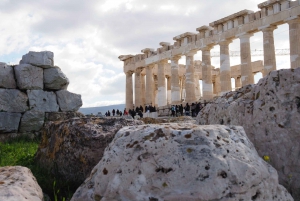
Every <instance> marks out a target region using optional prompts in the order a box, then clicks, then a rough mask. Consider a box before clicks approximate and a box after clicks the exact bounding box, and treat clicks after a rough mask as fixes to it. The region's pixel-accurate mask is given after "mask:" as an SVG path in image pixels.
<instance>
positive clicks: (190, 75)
mask: <svg viewBox="0 0 300 201" xmlns="http://www.w3.org/2000/svg"><path fill="white" fill-rule="evenodd" d="M196 53H197V52H196V51H191V52H189V53H188V54H187V55H186V72H185V78H186V80H185V90H186V99H185V102H187V103H193V102H195V101H196V95H195V68H194V55H195V54H196Z"/></svg>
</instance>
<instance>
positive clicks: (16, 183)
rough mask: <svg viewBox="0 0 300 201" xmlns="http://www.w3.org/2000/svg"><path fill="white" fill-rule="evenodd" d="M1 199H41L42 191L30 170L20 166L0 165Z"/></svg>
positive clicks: (5, 200)
mask: <svg viewBox="0 0 300 201" xmlns="http://www.w3.org/2000/svg"><path fill="white" fill-rule="evenodd" d="M0 200H1V201H43V200H44V198H43V192H42V189H41V187H40V186H39V185H38V183H37V181H36V179H35V177H34V176H33V175H32V173H31V171H30V170H29V169H28V168H26V167H21V166H6V167H0Z"/></svg>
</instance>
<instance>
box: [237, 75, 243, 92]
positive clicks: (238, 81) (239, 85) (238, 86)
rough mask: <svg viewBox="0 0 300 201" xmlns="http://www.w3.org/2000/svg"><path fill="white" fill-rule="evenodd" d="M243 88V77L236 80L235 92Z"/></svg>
mask: <svg viewBox="0 0 300 201" xmlns="http://www.w3.org/2000/svg"><path fill="white" fill-rule="evenodd" d="M241 87H242V83H241V77H236V78H235V90H236V89H239V88H241Z"/></svg>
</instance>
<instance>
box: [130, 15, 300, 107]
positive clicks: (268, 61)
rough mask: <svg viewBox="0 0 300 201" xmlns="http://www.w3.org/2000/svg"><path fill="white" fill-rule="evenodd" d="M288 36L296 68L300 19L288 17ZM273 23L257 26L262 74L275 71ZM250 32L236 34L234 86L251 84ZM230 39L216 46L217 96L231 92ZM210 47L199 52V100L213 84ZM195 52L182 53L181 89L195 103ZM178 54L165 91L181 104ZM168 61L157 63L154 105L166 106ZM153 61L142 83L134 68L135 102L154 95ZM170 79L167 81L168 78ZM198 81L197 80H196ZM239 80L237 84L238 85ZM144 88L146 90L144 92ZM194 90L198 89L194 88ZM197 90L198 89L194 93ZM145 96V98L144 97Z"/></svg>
mask: <svg viewBox="0 0 300 201" xmlns="http://www.w3.org/2000/svg"><path fill="white" fill-rule="evenodd" d="M287 23H288V24H289V38H290V60H291V68H298V67H300V35H299V33H300V19H298V18H295V19H289V20H288V21H287ZM276 28H277V27H276V26H265V27H261V28H260V30H261V31H262V32H263V49H264V69H263V72H262V73H263V76H266V75H267V74H268V73H269V72H271V71H273V70H276V56H275V45H274V34H273V32H274V30H275V29H276ZM251 36H253V34H251V33H243V34H241V35H238V36H237V37H238V38H239V39H240V52H241V77H240V78H239V77H238V78H236V86H235V87H236V88H237V87H240V85H242V86H245V85H248V84H253V83H254V75H253V73H252V68H251V47H250V37H251ZM231 42H232V41H231V40H227V41H221V42H220V43H219V45H220V85H221V95H222V94H224V93H226V92H228V91H231V72H230V55H229V44H230V43H231ZM211 49H212V46H208V47H204V48H202V49H201V51H202V83H203V89H202V91H203V99H204V100H210V99H212V98H213V83H212V67H211V55H210V50H211ZM196 53H197V52H196V51H190V52H189V53H188V54H186V55H185V56H186V74H185V90H186V102H189V103H191V102H195V101H197V99H198V98H199V97H200V90H199V82H198V81H197V78H196V77H195V68H194V55H195V54H196ZM180 57H181V56H174V57H172V58H171V77H170V78H169V79H168V83H169V84H168V90H171V95H170V97H171V103H172V104H180V103H181V89H182V88H181V87H180V80H179V74H178V71H179V64H178V60H179V59H180ZM167 63H168V60H161V61H159V62H158V72H157V79H158V87H157V88H158V94H157V96H158V97H159V98H158V102H157V104H158V107H161V106H165V105H167V101H168V100H167V95H166V90H167V88H166V87H167V85H166V74H165V68H166V65H167ZM153 68H154V64H151V65H149V66H147V67H146V86H145V76H142V75H141V72H142V68H138V69H137V70H136V71H135V80H136V81H135V94H136V95H135V105H136V106H139V105H144V104H147V105H148V104H151V103H154V102H155V97H154V93H153V92H154V80H153ZM132 73H133V72H127V73H126V107H127V108H132V107H133V97H132V95H133V90H132V87H133V86H132ZM170 79H171V80H170ZM198 80H199V79H198ZM240 83H241V84H240ZM145 88H146V92H145ZM195 89H198V90H195ZM198 91H199V92H198ZM146 97H147V98H146Z"/></svg>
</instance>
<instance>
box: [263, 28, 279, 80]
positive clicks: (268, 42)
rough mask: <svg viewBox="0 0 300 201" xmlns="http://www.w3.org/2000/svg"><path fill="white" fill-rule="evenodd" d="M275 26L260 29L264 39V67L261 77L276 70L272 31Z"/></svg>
mask: <svg viewBox="0 0 300 201" xmlns="http://www.w3.org/2000/svg"><path fill="white" fill-rule="evenodd" d="M276 28H277V27H276V26H269V27H266V28H263V29H262V32H263V39H264V69H263V72H262V74H263V77H265V76H266V75H268V74H269V72H271V71H273V70H276V57H275V45H274V34H273V31H274V29H276Z"/></svg>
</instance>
